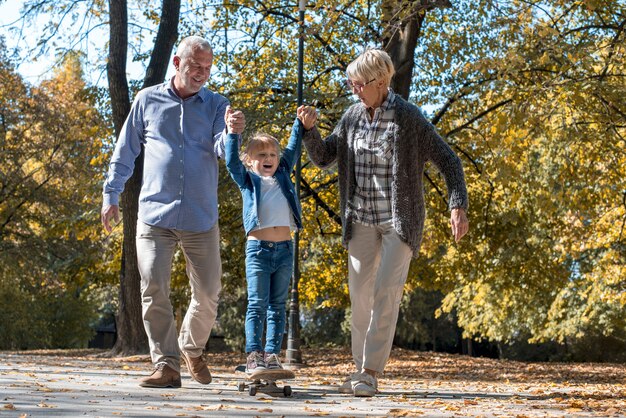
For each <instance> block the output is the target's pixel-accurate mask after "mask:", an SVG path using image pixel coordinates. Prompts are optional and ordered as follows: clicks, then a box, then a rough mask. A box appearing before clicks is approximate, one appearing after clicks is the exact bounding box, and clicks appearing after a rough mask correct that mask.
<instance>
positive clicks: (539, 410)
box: [19, 348, 626, 418]
mask: <svg viewBox="0 0 626 418" xmlns="http://www.w3.org/2000/svg"><path fill="white" fill-rule="evenodd" d="M29 353H31V352H29ZM32 353H33V354H36V355H38V356H41V357H38V361H40V362H41V361H43V362H45V363H48V362H49V365H52V366H55V365H57V363H58V365H59V366H61V365H68V364H69V363H73V362H74V360H76V362H81V363H83V364H84V362H85V361H87V362H88V363H89V364H90V365H91V366H90V367H92V368H94V369H101V368H114V369H116V368H120V369H125V370H136V371H144V370H145V371H146V372H147V371H148V370H149V369H150V368H151V366H150V363H149V360H148V357H147V356H134V357H125V358H116V359H109V358H106V356H107V354H106V352H98V351H90V350H87V351H34V352H32ZM302 354H303V361H304V362H305V363H306V367H304V368H302V369H300V370H298V371H297V378H296V380H295V381H294V382H293V386H294V389H295V390H296V391H298V392H300V393H306V392H307V387H311V388H313V387H319V386H320V385H321V386H327V387H329V388H333V386H334V385H337V384H339V383H340V382H341V380H342V379H343V378H344V377H345V376H346V375H347V374H348V373H350V372H351V371H352V369H351V367H352V363H351V357H350V353H349V350H348V349H345V348H333V349H312V348H304V349H303V350H302ZM19 355H20V356H27V355H28V354H27V353H20V354H19ZM42 359H43V360H42ZM242 359H243V354H240V353H232V352H227V353H224V352H220V353H214V352H211V353H207V361H208V363H209V364H210V365H211V369H212V371H213V374H214V376H225V375H228V374H232V372H233V368H234V367H235V366H236V365H237V364H239V363H240V362H241V361H242ZM111 360H113V361H111ZM68 362H69V363H68ZM625 384H626V365H621V364H598V363H586V364H583V363H567V364H566V363H524V362H516V361H506V360H494V359H487V358H474V357H469V356H461V355H451V354H442V353H432V352H415V351H408V350H403V349H394V350H393V351H392V354H391V358H390V360H389V363H388V365H387V368H386V370H385V374H384V376H383V377H382V378H381V379H380V381H379V385H380V390H381V393H380V394H378V395H377V396H376V398H386V400H391V401H393V402H394V407H393V408H391V409H389V410H388V414H389V415H393V416H416V415H418V416H507V417H517V418H521V417H531V416H532V417H535V416H572V415H576V416H603V417H604V416H625V415H626V385H625ZM333 392H334V388H333ZM342 399H344V398H340V400H339V403H341V400H342ZM345 399H346V400H349V399H350V397H346V398H345ZM378 400H381V399H372V400H371V402H372V403H375V402H376V401H378ZM306 402H307V401H306V400H305V401H304V403H306ZM331 403H337V401H336V400H332V401H331ZM346 409H347V410H350V409H351V408H350V407H348V408H346ZM353 412H355V413H356V411H353ZM322 415H329V414H328V413H324V414H322ZM346 416H351V414H350V411H348V412H347V415H346Z"/></svg>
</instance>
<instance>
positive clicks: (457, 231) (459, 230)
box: [450, 208, 469, 242]
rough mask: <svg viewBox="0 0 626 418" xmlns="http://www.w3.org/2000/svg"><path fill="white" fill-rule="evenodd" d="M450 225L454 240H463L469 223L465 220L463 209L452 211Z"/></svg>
mask: <svg viewBox="0 0 626 418" xmlns="http://www.w3.org/2000/svg"><path fill="white" fill-rule="evenodd" d="M450 224H451V226H452V235H454V240H455V241H456V242H459V241H460V240H461V238H463V235H465V234H467V231H469V221H468V220H467V215H466V214H465V209H461V208H455V209H452V214H451V216H450Z"/></svg>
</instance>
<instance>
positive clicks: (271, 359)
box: [265, 353, 283, 370]
mask: <svg viewBox="0 0 626 418" xmlns="http://www.w3.org/2000/svg"><path fill="white" fill-rule="evenodd" d="M265 367H267V370H283V365H282V364H280V360H279V358H278V356H277V355H276V354H274V353H271V354H268V353H265Z"/></svg>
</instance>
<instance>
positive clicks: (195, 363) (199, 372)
mask: <svg viewBox="0 0 626 418" xmlns="http://www.w3.org/2000/svg"><path fill="white" fill-rule="evenodd" d="M180 354H181V357H182V358H183V359H184V360H185V364H186V365H187V369H188V370H189V374H190V375H191V377H193V379H194V380H195V381H196V382H198V383H202V384H203V385H208V384H209V383H211V380H212V379H211V372H210V371H209V368H208V367H207V365H206V362H205V361H204V359H203V358H202V356H200V357H191V356H190V355H189V354H187V353H185V352H184V351H182V350H181V352H180Z"/></svg>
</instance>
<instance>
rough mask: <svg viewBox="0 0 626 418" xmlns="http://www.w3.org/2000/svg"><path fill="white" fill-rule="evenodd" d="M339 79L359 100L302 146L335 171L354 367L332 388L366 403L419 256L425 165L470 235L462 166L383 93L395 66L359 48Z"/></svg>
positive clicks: (421, 121)
mask: <svg viewBox="0 0 626 418" xmlns="http://www.w3.org/2000/svg"><path fill="white" fill-rule="evenodd" d="M346 72H347V76H348V79H347V84H348V86H349V88H350V89H351V90H352V93H353V94H355V95H356V96H357V97H358V99H359V102H358V103H355V104H354V105H352V106H351V107H350V108H349V109H348V110H347V111H346V112H345V113H344V115H343V117H342V118H341V120H340V121H339V124H338V125H337V126H336V127H335V129H334V131H333V133H332V134H331V135H330V136H329V137H328V138H326V139H322V138H321V136H320V134H319V132H318V131H317V129H316V128H315V127H314V128H313V129H311V130H310V131H308V132H306V133H305V136H304V144H305V146H306V149H307V150H308V153H309V157H310V159H311V161H313V163H314V164H315V165H317V166H319V167H321V168H327V167H329V166H331V165H332V164H334V163H335V162H337V165H338V176H339V179H338V181H339V192H340V206H341V221H342V225H343V244H344V246H346V247H347V248H348V282H349V291H350V302H351V305H352V328H351V330H352V355H353V358H354V363H355V366H356V372H355V373H353V374H352V375H351V376H349V377H348V378H347V379H346V381H345V382H344V383H343V384H342V385H341V387H340V389H339V390H340V392H343V393H353V394H354V395H355V396H373V395H374V394H375V393H376V391H377V387H378V381H377V379H376V376H377V374H379V373H382V371H383V369H384V368H385V364H386V363H387V360H388V358H389V353H390V352H391V345H392V342H393V337H394V333H395V328H396V321H397V319H398V311H399V307H400V300H401V298H402V291H403V288H404V283H405V281H406V277H407V274H408V270H409V264H410V262H411V259H412V257H416V256H417V255H418V253H419V249H420V243H421V240H422V230H423V227H424V218H425V209H424V195H423V190H424V186H423V172H424V166H425V164H426V162H427V161H431V162H432V163H433V164H434V165H435V166H436V167H437V169H438V170H439V171H440V172H441V173H442V175H443V176H444V178H445V181H446V186H447V189H448V198H449V207H450V210H451V226H452V234H453V236H454V239H455V240H456V241H459V240H460V239H461V237H463V235H465V234H466V233H467V231H468V229H469V224H468V221H467V217H466V213H465V212H466V210H467V191H466V188H465V179H464V175H463V168H462V167H461V161H460V159H459V158H458V157H457V156H456V154H455V153H454V152H453V151H452V150H451V149H450V147H449V146H448V145H447V144H446V143H445V142H444V141H443V139H442V138H441V137H440V136H439V135H438V134H437V132H436V131H435V129H434V127H433V125H432V124H431V123H429V122H428V120H427V119H426V118H425V117H424V116H423V115H422V113H421V111H420V109H419V108H417V107H416V106H415V105H413V104H411V103H408V102H407V101H405V100H404V99H403V98H402V97H400V96H398V95H396V94H394V92H393V91H392V90H391V89H390V88H389V85H390V82H391V78H392V77H393V74H394V67H393V63H392V62H391V58H390V57H389V55H388V54H387V53H386V52H384V51H382V50H378V49H369V50H366V51H365V52H364V53H363V54H362V55H360V56H359V57H358V58H357V59H356V60H354V61H353V62H352V63H351V64H350V65H349V66H348V68H347V71H346Z"/></svg>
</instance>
